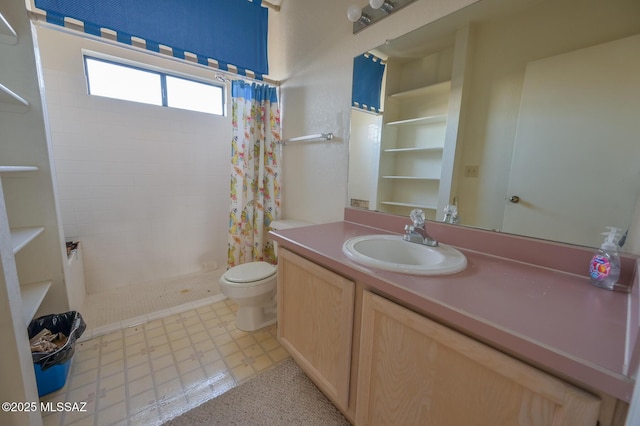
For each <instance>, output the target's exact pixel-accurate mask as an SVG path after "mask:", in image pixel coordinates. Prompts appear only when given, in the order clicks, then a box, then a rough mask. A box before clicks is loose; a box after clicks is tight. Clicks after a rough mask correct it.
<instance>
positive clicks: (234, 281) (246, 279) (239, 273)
mask: <svg viewBox="0 0 640 426" xmlns="http://www.w3.org/2000/svg"><path fill="white" fill-rule="evenodd" d="M276 272H277V268H276V267H275V266H273V265H272V264H270V263H267V262H249V263H244V264H242V265H238V266H234V267H232V268H231V269H229V270H228V271H227V272H225V273H224V275H223V278H224V279H225V281H227V285H230V286H237V287H250V286H252V285H256V284H258V282H259V281H263V280H265V279H267V278H270V277H272V276H274V275H275V274H276Z"/></svg>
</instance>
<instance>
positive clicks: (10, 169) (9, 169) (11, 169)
mask: <svg viewBox="0 0 640 426" xmlns="http://www.w3.org/2000/svg"><path fill="white" fill-rule="evenodd" d="M35 171H38V167H37V166H0V175H2V174H3V173H20V172H35Z"/></svg>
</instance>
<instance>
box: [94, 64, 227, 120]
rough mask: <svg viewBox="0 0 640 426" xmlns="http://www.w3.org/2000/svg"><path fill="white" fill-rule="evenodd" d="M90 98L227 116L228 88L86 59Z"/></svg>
mask: <svg viewBox="0 0 640 426" xmlns="http://www.w3.org/2000/svg"><path fill="white" fill-rule="evenodd" d="M84 62H85V73H86V76H87V86H88V89H89V94H90V95H94V96H105V97H108V98H115V99H122V100H126V101H133V102H142V103H145V104H151V105H158V106H165V107H170V108H180V109H187V110H191V111H199V112H205V113H209V114H215V115H224V87H222V86H218V85H216V84H211V83H205V82H202V81H198V80H195V79H190V78H187V77H178V76H175V75H171V74H167V73H164V72H161V71H156V70H152V69H146V68H142V67H139V66H134V65H128V64H122V63H118V62H114V61H110V60H106V59H101V58H95V57H92V56H85V57H84Z"/></svg>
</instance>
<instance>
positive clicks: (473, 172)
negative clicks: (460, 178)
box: [464, 166, 480, 178]
mask: <svg viewBox="0 0 640 426" xmlns="http://www.w3.org/2000/svg"><path fill="white" fill-rule="evenodd" d="M479 170H480V166H465V168H464V177H471V178H475V177H478V174H479Z"/></svg>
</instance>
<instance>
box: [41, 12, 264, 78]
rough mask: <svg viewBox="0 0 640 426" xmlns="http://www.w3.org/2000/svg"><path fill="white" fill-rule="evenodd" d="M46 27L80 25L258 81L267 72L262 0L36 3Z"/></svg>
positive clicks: (88, 29)
mask: <svg viewBox="0 0 640 426" xmlns="http://www.w3.org/2000/svg"><path fill="white" fill-rule="evenodd" d="M35 5H36V7H37V8H38V9H41V10H44V11H45V12H46V15H47V22H51V23H54V24H58V25H63V26H64V18H65V17H68V18H74V19H77V20H79V21H82V22H83V23H84V31H85V32H86V33H89V34H93V35H97V36H100V35H101V33H100V29H101V28H108V29H110V30H112V31H115V32H116V34H117V38H118V41H120V42H124V43H127V44H131V37H132V36H133V37H138V38H141V39H144V40H145V41H146V48H147V49H148V50H153V51H156V52H157V51H159V50H160V45H164V46H168V47H170V48H172V50H173V56H176V57H179V58H184V56H185V52H190V53H193V54H195V55H196V56H197V58H198V62H199V63H201V64H204V65H208V62H209V61H208V60H209V59H214V60H216V61H217V62H218V66H219V67H220V68H221V69H223V70H226V69H228V65H233V66H235V67H236V68H237V69H238V73H239V74H243V75H246V71H247V70H250V71H252V72H253V73H254V74H255V75H256V77H258V78H261V77H262V75H264V74H268V73H269V65H268V60H267V31H268V10H267V9H266V8H265V7H262V6H261V0H255V1H249V0H179V1H176V0H92V1H87V0H64V1H61V0H35Z"/></svg>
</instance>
